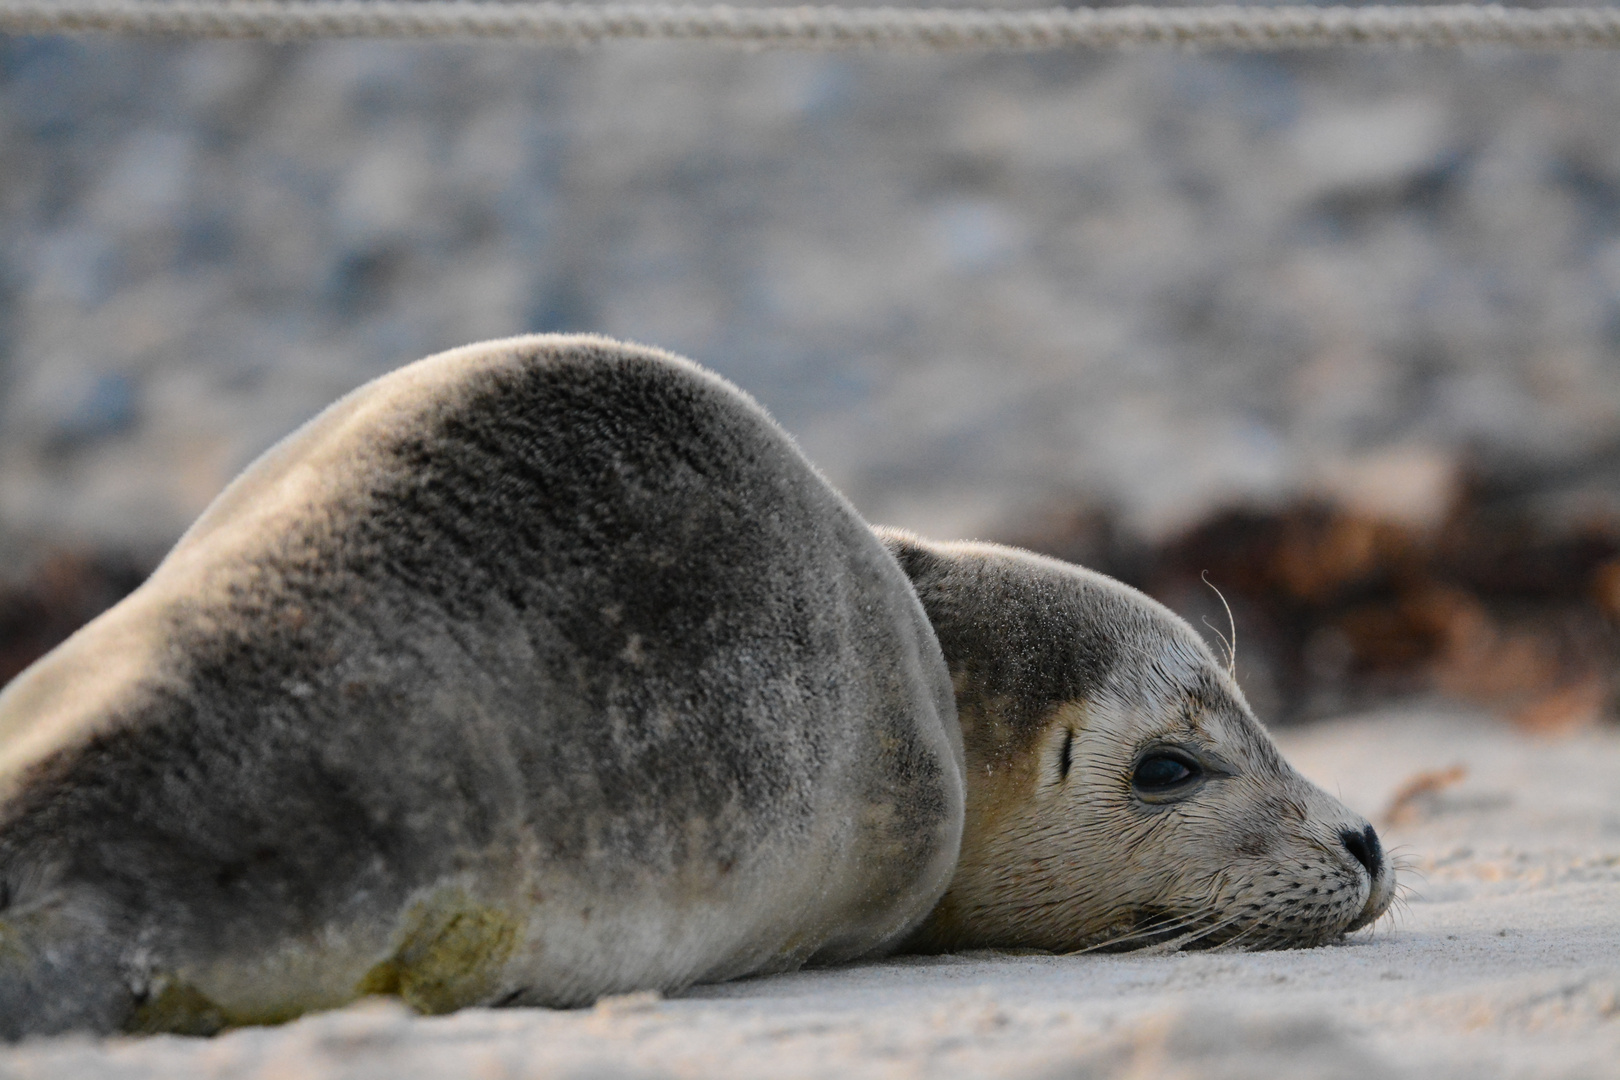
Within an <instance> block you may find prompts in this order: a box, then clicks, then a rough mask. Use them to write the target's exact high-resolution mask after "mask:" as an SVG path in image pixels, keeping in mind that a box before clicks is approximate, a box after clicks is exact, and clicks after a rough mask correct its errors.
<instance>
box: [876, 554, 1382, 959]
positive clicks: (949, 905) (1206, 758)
mask: <svg viewBox="0 0 1620 1080" xmlns="http://www.w3.org/2000/svg"><path fill="white" fill-rule="evenodd" d="M879 532H880V535H882V536H883V538H884V540H885V542H886V543H887V544H888V546H889V548H890V550H891V551H892V552H893V553H894V554H895V556H896V558H897V559H898V561H899V562H900V564H901V566H902V567H904V568H905V570H906V572H907V574H908V575H909V576H910V578H911V580H912V583H913V585H914V586H915V587H916V589H917V594H918V596H919V598H920V599H921V600H922V603H923V607H924V608H925V609H926V610H927V612H928V615H929V619H930V621H931V623H932V625H933V627H934V631H935V633H936V634H937V635H938V637H939V641H940V645H941V648H942V649H943V651H944V654H945V660H946V663H947V665H948V666H949V668H950V672H951V678H952V682H953V684H954V687H955V690H956V699H957V712H958V716H959V719H960V722H961V725H962V738H963V744H964V748H965V754H966V763H967V775H968V800H967V810H966V815H967V816H966V824H965V826H964V832H963V840H962V856H961V860H960V863H959V865H958V867H957V870H956V874H955V876H954V877H953V878H952V880H951V884H950V888H949V889H948V890H947V892H946V894H945V897H944V899H943V900H941V902H940V904H939V906H938V908H936V910H935V911H934V912H933V914H932V915H931V916H930V918H929V920H928V922H927V923H926V924H925V925H924V926H923V927H922V928H921V930H920V931H919V932H918V934H917V935H916V937H915V938H914V940H913V941H912V942H911V943H910V947H912V948H915V949H920V950H925V951H926V950H941V949H959V948H968V947H1011V946H1022V947H1034V948H1042V949H1052V950H1057V951H1071V950H1081V949H1109V948H1126V947H1144V946H1158V947H1161V948H1166V947H1168V948H1181V947H1209V946H1216V945H1229V946H1232V947H1246V948H1277V947H1290V946H1309V945H1317V944H1322V943H1324V942H1328V941H1331V940H1334V939H1336V938H1338V937H1340V936H1341V935H1343V934H1344V933H1346V932H1348V931H1350V930H1354V929H1358V928H1360V927H1362V926H1365V925H1367V924H1369V923H1371V922H1372V921H1374V920H1376V919H1377V918H1378V917H1379V916H1381V915H1382V914H1383V913H1384V911H1385V910H1386V909H1387V908H1388V906H1389V904H1390V901H1391V898H1392V896H1393V893H1394V871H1393V869H1392V868H1391V867H1390V865H1389V863H1388V859H1387V856H1385V855H1384V853H1383V852H1382V850H1381V849H1379V848H1378V846H1377V845H1376V844H1374V845H1373V846H1372V852H1371V858H1372V859H1373V866H1375V867H1376V872H1371V870H1372V868H1371V867H1369V866H1365V865H1363V863H1362V862H1360V861H1359V860H1358V858H1357V857H1356V856H1355V855H1354V854H1352V852H1351V851H1350V850H1349V849H1348V848H1347V846H1346V843H1345V841H1344V839H1343V836H1344V835H1345V833H1346V832H1347V831H1349V832H1354V833H1362V832H1363V830H1366V829H1367V828H1368V825H1367V822H1366V821H1365V820H1364V819H1363V818H1361V817H1360V816H1359V815H1356V814H1355V813H1353V812H1351V811H1350V810H1349V809H1347V808H1346V807H1344V806H1343V805H1341V804H1340V803H1339V802H1338V801H1337V800H1336V799H1334V798H1332V797H1331V796H1329V795H1328V794H1327V793H1325V792H1323V791H1322V790H1320V789H1319V788H1317V787H1316V786H1315V785H1313V784H1311V783H1310V782H1308V781H1307V780H1305V779H1304V778H1303V777H1302V776H1300V775H1299V774H1298V773H1297V772H1295V771H1294V769H1293V768H1291V767H1290V766H1289V765H1288V763H1287V762H1286V761H1284V760H1283V758H1282V757H1281V755H1280V754H1279V753H1278V752H1277V749H1276V747H1275V745H1274V744H1273V743H1272V741H1271V738H1270V736H1269V735H1267V733H1266V731H1265V729H1264V728H1263V727H1262V726H1261V725H1260V723H1259V721H1257V720H1256V719H1255V717H1254V714H1253V713H1252V712H1251V711H1250V709H1249V706H1248V704H1247V702H1245V700H1244V698H1243V694H1242V692H1241V691H1240V690H1239V689H1238V686H1237V684H1236V683H1235V682H1234V681H1233V679H1232V678H1231V676H1230V675H1229V673H1228V672H1227V670H1226V669H1225V668H1224V667H1223V666H1222V665H1221V664H1219V663H1218V662H1217V661H1216V659H1215V657H1214V656H1213V655H1212V654H1211V653H1210V651H1209V649H1208V647H1207V646H1206V645H1205V643H1204V641H1203V640H1202V639H1201V638H1200V637H1199V635H1198V634H1197V633H1196V632H1194V631H1193V629H1192V628H1191V627H1190V626H1188V625H1187V624H1186V623H1185V622H1184V621H1183V620H1181V619H1180V618H1178V617H1177V616H1176V615H1174V614H1173V613H1172V612H1170V611H1169V610H1168V609H1166V608H1164V607H1163V606H1162V605H1160V604H1158V603H1156V602H1155V601H1153V600H1151V599H1149V598H1148V597H1146V596H1144V595H1142V594H1141V593H1139V592H1137V591H1136V590H1134V589H1130V588H1128V587H1126V586H1125V585H1122V584H1120V583H1119V582H1117V581H1114V580H1112V579H1110V578H1107V577H1104V576H1102V575H1100V574H1096V573H1093V572H1091V571H1088V570H1084V569H1082V568H1080V567H1076V566H1071V565H1069V564H1066V563H1062V562H1059V561H1057V560H1054V559H1048V558H1044V557H1041V556H1038V555H1033V554H1030V553H1029V552H1025V551H1019V550H1016V549H1013V548H1007V547H1001V546H998V545H994V544H935V543H928V542H926V541H923V540H920V539H918V538H917V537H915V536H912V535H910V534H908V533H904V532H900V531H897V530H879ZM1160 747H1175V748H1178V749H1180V750H1182V751H1185V752H1187V753H1189V754H1190V755H1192V756H1194V757H1196V758H1197V759H1198V760H1199V761H1201V762H1203V763H1204V764H1205V766H1206V768H1207V777H1206V778H1205V779H1204V780H1203V781H1202V782H1201V783H1198V784H1196V785H1194V786H1193V787H1192V788H1190V789H1189V791H1188V793H1187V794H1186V797H1184V798H1177V799H1176V800H1174V801H1161V802H1154V801H1151V800H1147V799H1144V798H1142V797H1140V796H1139V794H1138V793H1134V792H1133V789H1132V784H1131V776H1132V770H1133V766H1134V764H1135V763H1136V762H1137V761H1138V760H1139V759H1140V757H1141V756H1142V755H1143V754H1146V753H1149V752H1151V751H1152V750H1153V749H1154V748H1160ZM1366 835H1371V834H1366Z"/></svg>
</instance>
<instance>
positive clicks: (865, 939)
mask: <svg viewBox="0 0 1620 1080" xmlns="http://www.w3.org/2000/svg"><path fill="white" fill-rule="evenodd" d="M953 714H954V705H953V700H952V693H951V687H950V684H949V680H948V676H947V674H946V670H945V666H944V663H943V660H942V659H941V657H940V654H939V647H938V645H937V643H936V641H935V639H934V636H933V634H932V632H931V631H930V629H929V627H928V625H927V621H926V618H925V616H924V614H923V611H922V608H921V607H920V606H919V604H918V602H917V600H916V597H915V594H914V593H913V591H912V589H911V587H910V585H909V584H908V582H907V579H906V578H905V576H904V574H903V573H902V572H901V570H900V568H899V566H897V565H896V564H895V562H894V560H893V559H892V558H891V557H890V556H889V554H888V552H887V551H886V550H885V549H884V548H883V546H882V544H881V543H880V542H879V541H878V539H877V538H876V537H875V536H874V535H873V533H872V532H871V531H870V529H869V527H868V526H867V525H866V524H865V523H864V522H863V521H862V520H861V519H860V518H859V517H857V516H856V514H855V513H854V511H853V510H852V509H851V508H850V506H849V505H848V504H847V503H846V502H845V501H844V500H843V498H842V497H841V496H839V495H838V494H837V493H836V492H835V491H833V489H832V488H831V487H830V486H828V484H827V483H826V482H825V481H824V480H823V479H822V478H821V477H820V475H819V474H818V473H817V472H816V471H815V470H814V469H813V468H812V467H811V465H810V464H809V463H808V462H807V461H806V459H805V458H804V456H803V455H802V454H800V453H799V451H798V450H797V449H796V447H795V446H794V445H793V443H792V441H791V440H790V439H789V438H788V437H787V436H786V435H785V434H784V433H783V432H782V431H781V430H780V429H779V428H778V427H777V426H776V425H775V423H774V422H772V421H771V420H770V419H769V418H768V417H767V416H766V415H765V414H764V412H763V411H762V410H761V409H760V408H759V407H758V406H757V405H755V404H754V403H753V402H752V401H751V400H750V399H749V398H747V397H746V396H745V395H744V394H742V392H741V391H739V390H737V389H735V388H734V387H732V386H731V385H730V384H728V383H726V382H724V381H723V380H721V379H720V378H718V377H717V376H714V375H712V374H710V373H707V372H705V371H703V370H702V369H700V368H698V367H697V366H696V365H693V364H691V363H689V362H687V361H684V360H680V359H677V358H675V357H672V356H669V355H667V354H664V353H660V352H657V351H654V350H650V349H641V348H636V347H631V346H625V345H620V344H617V343H614V342H611V341H608V340H606V339H601V338H592V337H548V336H536V337H528V338H517V339H512V340H507V341H497V342H492V343H489V344H484V345H476V346H470V347H468V348H464V349H459V350H456V351H453V352H449V353H445V354H442V355H439V356H436V357H432V358H429V359H427V360H423V361H421V362H418V363H416V364H414V365H411V366H408V367H405V368H403V369H401V370H399V371H397V372H395V373H393V374H390V375H387V376H385V377H383V378H381V379H378V380H376V381H375V382H373V383H370V384H369V385H367V386H365V387H362V388H361V389H359V390H357V391H355V392H354V393H352V394H350V395H349V396H347V397H345V398H343V399H342V400H340V401H339V402H337V403H336V404H334V405H333V406H331V407H330V408H329V409H327V410H326V411H325V412H324V413H322V414H321V415H320V416H319V417H317V418H316V419H314V420H313V421H311V422H310V423H309V424H308V425H306V426H305V427H304V428H302V429H301V430H299V431H298V432H296V433H294V434H293V435H291V436H289V437H288V438H287V439H286V440H284V441H283V442H282V443H280V444H279V445H277V446H276V447H274V448H273V449H271V450H270V451H269V452H267V453H266V454H265V455H264V456H263V457H262V458H261V459H260V460H259V461H258V462H257V463H255V464H254V465H253V466H252V467H250V468H249V469H248V470H247V471H246V473H244V474H243V475H242V476H241V477H240V478H238V479H237V480H236V481H235V482H233V483H232V484H231V485H230V486H229V487H228V488H227V489H226V490H225V491H224V492H223V493H222V494H221V495H220V496H219V498H218V499H217V500H216V501H215V502H214V503H213V505H212V506H211V507H210V508H209V509H208V510H207V511H206V512H205V513H204V514H203V516H202V517H201V518H200V519H199V520H198V521H197V523H196V524H195V525H194V526H193V527H192V528H191V529H190V530H189V531H188V532H187V533H186V535H185V536H184V537H183V538H182V539H181V540H180V542H179V544H178V545H177V546H176V547H175V548H174V550H173V551H172V552H171V553H170V554H169V555H168V556H167V558H166V559H165V560H164V561H163V562H162V564H161V565H160V566H159V567H158V568H157V570H156V571H155V572H154V573H153V575H152V576H151V578H150V580H148V581H147V582H146V583H145V584H144V585H142V586H141V587H140V588H139V589H138V590H137V591H136V592H134V593H133V594H131V595H130V596H129V597H128V598H127V599H125V600H124V601H123V602H121V603H120V604H118V605H117V606H115V607H114V608H112V609H110V610H109V611H108V612H106V613H105V614H103V615H102V616H100V617H99V618H97V619H96V620H94V621H93V622H91V623H90V624H89V625H87V626H86V627H85V628H83V629H82V630H80V631H79V632H78V633H77V634H76V635H74V636H73V637H72V638H71V639H69V640H68V641H67V642H65V643H64V644H63V645H61V646H60V647H59V648H57V649H56V650H55V651H54V652H52V653H50V654H49V655H47V656H46V657H44V658H43V659H41V660H40V661H39V662H38V663H37V664H35V665H34V666H33V667H32V668H31V669H29V670H28V671H27V672H25V673H24V674H22V675H21V676H19V677H18V678H17V679H16V680H15V681H14V682H13V683H12V684H11V685H10V686H9V687H8V688H7V689H6V690H5V691H4V693H3V694H0V1034H3V1035H4V1036H6V1037H9V1038H13V1039H15V1038H17V1037H20V1036H23V1035H27V1034H33V1033H49V1032H54V1031H63V1030H69V1029H83V1030H90V1031H113V1030H119V1029H122V1030H127V1031H160V1030H161V1031H179V1032H191V1033H207V1032H212V1031H215V1030H218V1029H220V1028H222V1027H225V1026H230V1025H237V1024H247V1023H263V1022H275V1021H280V1020H285V1019H289V1018H291V1017H294V1016H296V1015H299V1014H301V1013H304V1012H307V1011H310V1010H313V1009H320V1008H327V1007H332V1006H337V1005H341V1004H343V1003H345V1002H348V1001H351V1000H353V999H355V998H356V997H358V996H361V995H365V994H371V993H387V994H397V995H399V996H400V997H402V998H404V999H405V1000H406V1001H407V1002H408V1003H409V1004H411V1005H412V1006H414V1007H415V1008H417V1009H418V1010H421V1011H424V1012H443V1011H448V1010H451V1009H455V1008H458V1007H461V1006H465V1005H472V1004H525V1003H527V1004H542V1005H557V1006H566V1005H578V1004H583V1003H589V1002H591V1001H594V1000H595V999H596V998H597V997H599V996H601V995H604V994H609V993H614V992H619V991H628V990H638V989H658V990H664V991H673V990H677V989H679V988H681V987H684V986H686V985H688V984H690V983H693V982H696V981H702V980H719V979H726V978H731V977H735V976H739V975H745V974H754V973H761V972H770V971H780V970H786V969H791V968H795V967H797V966H799V965H801V964H803V963H806V962H817V963H821V962H831V961H837V960H842V959H847V958H850V957H855V956H862V955H867V954H872V953H881V952H883V951H885V950H887V949H891V948H893V947H894V945H896V944H897V943H898V942H899V941H900V940H902V939H903V938H904V937H905V936H906V935H907V934H908V933H909V932H910V931H911V930H912V929H913V927H914V926H915V925H916V924H917V923H918V922H920V920H922V919H923V918H924V917H925V916H926V915H927V914H928V912H929V911H930V909H932V907H933V906H934V903H935V901H936V900H937V899H938V897H939V896H940V894H941V893H942V892H943V890H944V888H945V886H946V883H947V881H948V879H949V877H950V874H951V871H952V869H953V867H954V865H955V860H956V854H957V850H958V844H959V837H960V831H961V825H962V807H963V798H964V795H963V781H962V775H961V746H960V739H959V737H958V736H957V734H956V730H957V729H956V724H955V719H954V715H953Z"/></svg>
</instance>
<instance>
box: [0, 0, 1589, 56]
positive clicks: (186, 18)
mask: <svg viewBox="0 0 1620 1080" xmlns="http://www.w3.org/2000/svg"><path fill="white" fill-rule="evenodd" d="M0 33H5V34H86V33H102V34H167V35H184V36H186V37H205V38H264V39H268V40H271V41H292V40H301V39H309V38H326V37H349V38H359V37H367V38H432V39H439V40H498V41H515V42H525V43H529V44H535V45H579V44H588V43H593V42H599V41H606V40H609V39H615V38H633V39H641V40H664V41H704V42H715V43H723V44H727V45H742V46H751V47H756V48H758V47H777V48H812V49H829V48H850V47H867V48H885V49H911V50H960V49H995V50H1024V51H1029V50H1037V49H1103V48H1117V47H1121V46H1131V45H1181V46H1201V47H1205V48H1234V49H1292V48H1306V47H1321V46H1329V45H1363V44H1373V45H1431V46H1434V45H1439V46H1456V45H1512V46H1518V47H1522V48H1533V49H1556V48H1610V49H1612V48H1616V47H1620V7H1589V8H1546V9H1540V10H1534V9H1523V8H1519V9H1510V8H1503V7H1498V6H1496V5H1488V6H1477V5H1454V6H1435V7H1360V8H1348V7H1332V8H1311V7H1236V6H1231V7H1203V8H1148V7H1124V8H1101V9H1097V8H1081V9H1066V8H1056V9H1052V10H1044V11H987V10H961V9H947V8H845V7H794V8H737V7H729V6H726V5H707V6H696V5H693V6H684V5H665V4H635V3H629V4H625V3H607V4H600V5H597V4H581V3H548V2H539V3H537V2H528V0H525V2H495V0H0Z"/></svg>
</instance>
